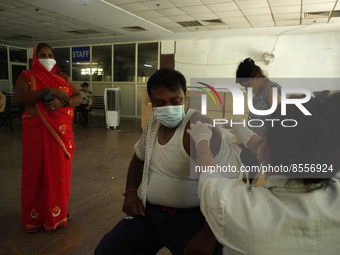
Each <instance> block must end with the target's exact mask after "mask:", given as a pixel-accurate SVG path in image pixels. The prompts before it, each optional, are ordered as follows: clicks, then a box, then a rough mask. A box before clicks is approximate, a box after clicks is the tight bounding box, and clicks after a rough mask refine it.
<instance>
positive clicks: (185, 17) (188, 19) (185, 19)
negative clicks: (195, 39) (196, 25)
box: [169, 15, 195, 22]
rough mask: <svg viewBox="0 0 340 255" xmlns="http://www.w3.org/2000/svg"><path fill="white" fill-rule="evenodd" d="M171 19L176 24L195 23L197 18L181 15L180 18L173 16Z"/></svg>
mask: <svg viewBox="0 0 340 255" xmlns="http://www.w3.org/2000/svg"><path fill="white" fill-rule="evenodd" d="M169 19H171V20H173V21H174V22H181V21H194V20H195V18H193V17H192V16H189V15H180V16H171V17H169Z"/></svg>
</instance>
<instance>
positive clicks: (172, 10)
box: [155, 8, 186, 17]
mask: <svg viewBox="0 0 340 255" xmlns="http://www.w3.org/2000/svg"><path fill="white" fill-rule="evenodd" d="M155 11H156V12H158V13H159V14H161V15H163V16H165V17H171V16H180V15H186V13H185V12H183V11H182V10H180V9H178V8H170V9H162V10H155Z"/></svg>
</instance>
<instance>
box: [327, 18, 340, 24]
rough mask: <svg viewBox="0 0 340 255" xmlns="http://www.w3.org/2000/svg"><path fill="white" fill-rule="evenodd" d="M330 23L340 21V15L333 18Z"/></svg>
mask: <svg viewBox="0 0 340 255" xmlns="http://www.w3.org/2000/svg"><path fill="white" fill-rule="evenodd" d="M329 23H340V17H335V18H331V19H330V21H329Z"/></svg>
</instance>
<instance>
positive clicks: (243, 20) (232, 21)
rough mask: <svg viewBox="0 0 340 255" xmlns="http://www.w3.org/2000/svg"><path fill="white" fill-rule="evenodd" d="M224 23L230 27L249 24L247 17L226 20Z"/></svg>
mask: <svg viewBox="0 0 340 255" xmlns="http://www.w3.org/2000/svg"><path fill="white" fill-rule="evenodd" d="M222 21H223V22H224V23H226V24H228V25H230V24H243V23H249V22H248V20H247V19H246V18H245V17H240V18H224V19H222Z"/></svg>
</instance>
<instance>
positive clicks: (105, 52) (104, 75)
mask: <svg viewBox="0 0 340 255" xmlns="http://www.w3.org/2000/svg"><path fill="white" fill-rule="evenodd" d="M111 56H112V46H111V45H107V46H93V47H92V71H91V74H92V81H108V82H110V81H112V76H111V62H112V61H111Z"/></svg>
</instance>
